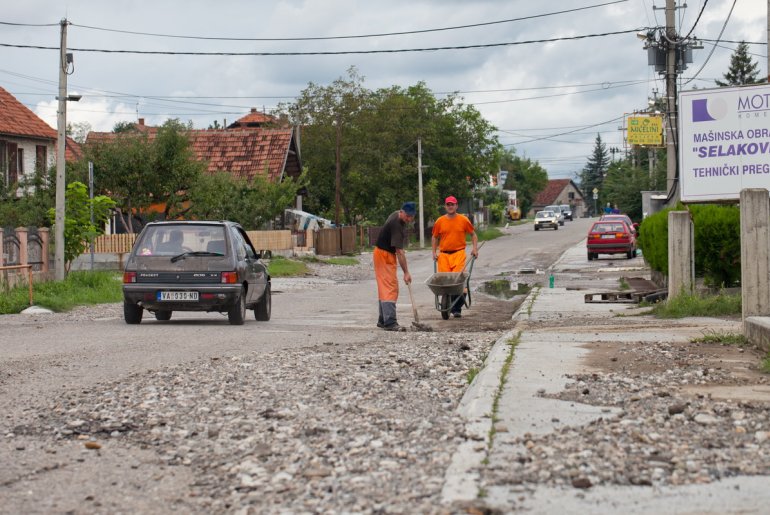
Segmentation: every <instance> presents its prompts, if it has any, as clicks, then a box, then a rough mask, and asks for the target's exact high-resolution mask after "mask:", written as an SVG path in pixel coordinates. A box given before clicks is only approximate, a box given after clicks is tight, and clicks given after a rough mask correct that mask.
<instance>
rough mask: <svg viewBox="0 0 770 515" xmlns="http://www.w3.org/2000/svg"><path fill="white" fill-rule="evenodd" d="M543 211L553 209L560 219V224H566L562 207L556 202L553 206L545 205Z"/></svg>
mask: <svg viewBox="0 0 770 515" xmlns="http://www.w3.org/2000/svg"><path fill="white" fill-rule="evenodd" d="M543 211H553V212H554V213H555V214H556V218H557V219H558V221H559V225H564V213H562V211H561V208H560V207H559V206H557V205H556V204H554V205H552V206H545V207H544V208H543Z"/></svg>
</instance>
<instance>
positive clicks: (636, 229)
mask: <svg viewBox="0 0 770 515" xmlns="http://www.w3.org/2000/svg"><path fill="white" fill-rule="evenodd" d="M617 220H623V221H624V222H626V225H627V226H629V227H631V228H632V229H633V230H634V233H636V234H639V224H637V223H634V222H633V221H632V220H631V218H630V217H629V216H628V215H622V214H614V215H602V217H601V218H599V221H600V222H604V221H608V222H615V221H617Z"/></svg>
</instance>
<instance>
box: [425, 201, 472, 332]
mask: <svg viewBox="0 0 770 515" xmlns="http://www.w3.org/2000/svg"><path fill="white" fill-rule="evenodd" d="M444 208H445V209H446V214H445V215H442V216H440V217H439V218H438V220H436V223H435V224H434V225H433V236H432V238H431V245H432V246H433V260H434V261H435V262H436V268H437V269H438V271H439V272H462V271H463V270H465V257H466V256H465V246H466V242H465V237H466V235H467V234H470V235H471V242H472V243H473V250H472V251H471V254H472V255H473V257H478V256H479V238H478V236H477V235H476V231H475V230H474V229H473V224H472V223H471V221H470V220H469V219H468V217H466V216H465V215H463V214H460V213H458V212H457V199H456V198H455V197H454V196H452V195H450V196H448V197H447V198H446V200H445V201H444ZM458 297H462V298H458ZM449 303H450V306H451V311H452V316H454V317H455V318H459V317H461V316H462V307H463V304H465V293H463V294H462V296H460V295H452V296H450V299H449Z"/></svg>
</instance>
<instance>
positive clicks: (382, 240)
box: [372, 202, 417, 331]
mask: <svg viewBox="0 0 770 515" xmlns="http://www.w3.org/2000/svg"><path fill="white" fill-rule="evenodd" d="M416 214H417V206H416V205H415V203H414V202H406V203H404V205H403V206H401V209H400V210H398V211H395V212H393V213H391V215H390V216H389V217H388V219H387V220H386V221H385V225H383V226H382V229H381V230H380V235H379V236H378V237H377V242H376V243H375V247H374V254H373V257H372V260H373V261H374V276H375V278H376V279H377V298H378V299H379V308H380V315H379V318H378V319H377V327H381V328H382V329H385V330H386V331H406V328H405V327H402V326H400V325H398V320H397V319H396V301H397V300H398V273H397V272H398V270H397V269H396V264H397V263H398V264H399V265H400V266H401V270H403V271H404V282H405V283H406V284H410V283H411V282H412V276H411V275H410V274H409V267H408V266H407V263H406V253H405V252H404V247H406V243H407V239H406V226H407V224H410V223H412V222H413V221H414V215H416Z"/></svg>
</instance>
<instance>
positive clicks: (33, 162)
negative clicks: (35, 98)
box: [0, 88, 82, 194]
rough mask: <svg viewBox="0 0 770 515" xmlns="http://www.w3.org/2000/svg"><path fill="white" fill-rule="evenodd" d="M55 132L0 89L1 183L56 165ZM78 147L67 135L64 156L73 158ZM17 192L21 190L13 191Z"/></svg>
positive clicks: (76, 156)
mask: <svg viewBox="0 0 770 515" xmlns="http://www.w3.org/2000/svg"><path fill="white" fill-rule="evenodd" d="M57 140H58V133H57V131H56V130H54V129H53V128H52V127H51V126H49V125H48V124H47V123H45V122H44V121H43V120H42V119H41V118H40V117H38V116H37V115H36V114H35V113H33V112H32V111H31V110H30V109H29V108H27V107H26V106H25V105H24V104H22V103H21V102H19V101H18V100H17V99H16V97H14V96H13V95H11V94H10V93H8V91H6V90H5V89H3V88H0V177H1V178H2V181H3V184H7V185H10V184H15V183H18V182H20V181H21V180H22V179H24V178H25V177H27V178H31V177H32V176H34V174H35V172H36V171H38V170H41V171H46V170H48V169H49V168H50V167H52V166H54V165H55V164H56V144H57ZM81 155H82V151H81V149H80V146H79V145H78V144H77V143H76V142H75V141H74V140H72V139H71V138H67V144H66V148H65V158H66V159H67V160H76V159H78V158H79V157H80V156H81ZM17 194H21V190H19V191H18V192H17Z"/></svg>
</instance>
